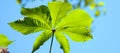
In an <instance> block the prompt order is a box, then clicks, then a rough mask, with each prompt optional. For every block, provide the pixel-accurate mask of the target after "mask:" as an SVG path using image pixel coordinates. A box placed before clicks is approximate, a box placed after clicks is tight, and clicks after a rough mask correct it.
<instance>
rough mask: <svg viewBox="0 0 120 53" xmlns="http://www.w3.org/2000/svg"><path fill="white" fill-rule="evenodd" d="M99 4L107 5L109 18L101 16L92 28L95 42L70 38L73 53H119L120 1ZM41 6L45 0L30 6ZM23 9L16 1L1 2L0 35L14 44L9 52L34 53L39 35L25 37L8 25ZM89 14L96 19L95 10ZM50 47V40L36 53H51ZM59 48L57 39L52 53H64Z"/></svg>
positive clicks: (107, 0) (28, 5)
mask: <svg viewBox="0 0 120 53" xmlns="http://www.w3.org/2000/svg"><path fill="white" fill-rule="evenodd" d="M99 1H103V2H105V8H106V9H107V14H106V16H104V15H103V14H102V15H101V16H100V17H98V18H96V19H95V21H94V23H93V26H92V29H93V32H92V34H93V36H94V39H92V40H90V41H88V42H85V43H80V42H74V41H72V40H71V39H69V43H70V48H71V53H120V6H119V3H120V1H119V0H99ZM41 4H44V5H47V3H46V1H45V0H44V1H43V2H40V1H38V0H37V1H36V2H33V3H32V2H31V3H30V2H29V3H28V4H27V7H35V6H39V5H41ZM20 8H21V7H20V6H19V5H17V4H16V0H1V1H0V33H1V34H5V35H6V36H8V38H9V39H10V40H13V41H14V42H13V43H12V44H11V45H9V47H8V50H9V51H10V53H31V51H32V47H33V43H34V40H35V38H36V37H37V36H38V35H39V34H40V32H37V33H33V34H30V35H26V36H25V35H23V34H21V33H20V32H17V31H15V30H13V29H12V28H11V27H10V26H9V25H8V23H9V22H11V21H15V20H17V19H19V18H21V17H23V16H22V15H21V14H20ZM85 9H86V8H85ZM86 11H87V12H88V13H90V14H91V17H93V18H95V17H94V14H93V11H90V10H88V9H86ZM0 41H1V40H0ZM49 46H50V39H49V40H48V41H47V42H45V44H44V45H43V46H41V48H40V49H39V50H37V51H36V52H35V53H48V52H49ZM59 46H60V45H59V44H58V42H57V41H56V39H54V43H53V48H52V53H63V51H62V50H61V49H60V48H59Z"/></svg>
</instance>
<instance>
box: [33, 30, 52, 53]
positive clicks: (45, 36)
mask: <svg viewBox="0 0 120 53" xmlns="http://www.w3.org/2000/svg"><path fill="white" fill-rule="evenodd" d="M51 35H52V31H44V32H42V34H41V35H39V36H38V37H37V38H36V40H35V42H34V46H33V50H32V53H33V52H35V51H36V50H37V49H39V48H40V46H42V45H43V44H44V43H45V42H46V41H47V40H48V39H49V38H50V37H51Z"/></svg>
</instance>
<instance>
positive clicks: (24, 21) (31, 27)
mask: <svg viewBox="0 0 120 53" xmlns="http://www.w3.org/2000/svg"><path fill="white" fill-rule="evenodd" d="M9 25H10V26H11V27H12V28H13V29H14V30H17V31H18V32H21V33H23V34H25V35H27V34H30V33H34V32H38V31H41V30H47V27H45V25H44V23H42V22H40V21H38V20H36V19H32V18H30V17H25V18H21V19H20V20H17V21H14V22H11V23H9Z"/></svg>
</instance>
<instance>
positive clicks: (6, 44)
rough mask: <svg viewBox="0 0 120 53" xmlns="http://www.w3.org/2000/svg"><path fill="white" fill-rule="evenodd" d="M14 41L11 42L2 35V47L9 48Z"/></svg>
mask: <svg viewBox="0 0 120 53" xmlns="http://www.w3.org/2000/svg"><path fill="white" fill-rule="evenodd" d="M11 43H12V41H10V40H9V39H8V38H7V37H6V36H5V35H3V34H0V47H8V45H10V44H11Z"/></svg>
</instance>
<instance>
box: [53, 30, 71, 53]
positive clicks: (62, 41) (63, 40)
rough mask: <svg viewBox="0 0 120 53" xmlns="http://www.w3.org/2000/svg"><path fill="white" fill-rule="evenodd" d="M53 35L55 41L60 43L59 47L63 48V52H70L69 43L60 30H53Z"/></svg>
mask: <svg viewBox="0 0 120 53" xmlns="http://www.w3.org/2000/svg"><path fill="white" fill-rule="evenodd" d="M55 36H56V39H57V41H58V42H59V43H60V45H61V49H63V51H64V53H70V45H69V42H68V40H67V38H66V37H65V36H64V35H63V34H62V33H60V32H55Z"/></svg>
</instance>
